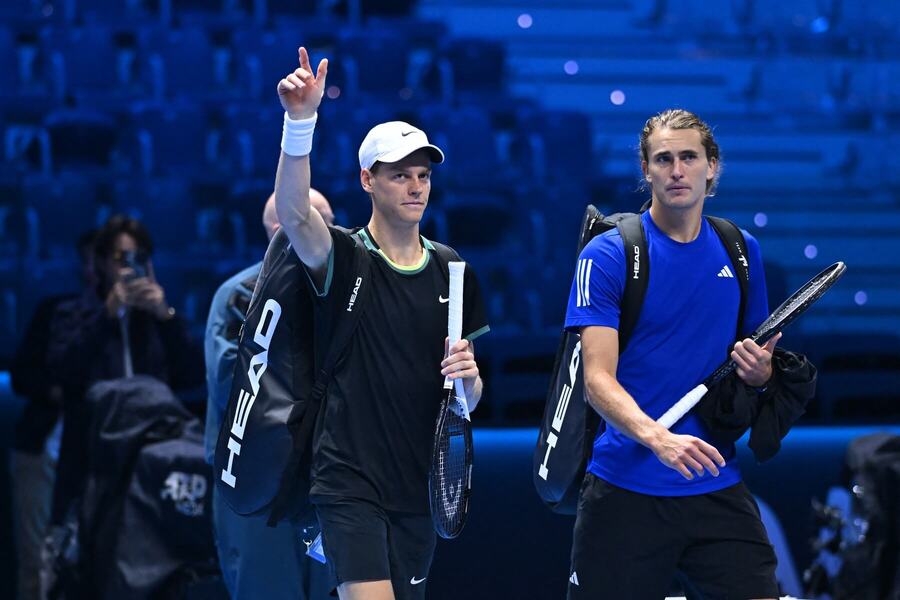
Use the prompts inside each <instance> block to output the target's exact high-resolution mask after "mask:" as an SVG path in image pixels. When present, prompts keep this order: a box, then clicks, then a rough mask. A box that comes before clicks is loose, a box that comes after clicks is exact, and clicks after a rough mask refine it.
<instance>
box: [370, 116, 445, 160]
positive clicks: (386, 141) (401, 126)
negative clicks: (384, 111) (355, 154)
mask: <svg viewBox="0 0 900 600" xmlns="http://www.w3.org/2000/svg"><path fill="white" fill-rule="evenodd" d="M422 148H425V149H427V150H428V154H429V155H430V157H431V162H433V163H442V162H444V153H443V152H441V149H440V148H438V147H437V146H435V145H433V144H429V143H428V136H426V135H425V132H424V131H422V130H421V129H419V128H417V127H413V126H412V125H410V124H409V123H404V122H403V121H388V122H387V123H382V124H380V125H376V126H375V127H373V128H372V129H370V130H369V133H367V134H366V139H364V140H363V141H362V144H360V146H359V167H360V168H361V169H371V168H372V165H374V164H375V163H376V162H384V163H392V162H397V161H398V160H402V159H404V158H406V157H407V156H409V155H410V154H412V153H413V152H415V151H416V150H421V149H422Z"/></svg>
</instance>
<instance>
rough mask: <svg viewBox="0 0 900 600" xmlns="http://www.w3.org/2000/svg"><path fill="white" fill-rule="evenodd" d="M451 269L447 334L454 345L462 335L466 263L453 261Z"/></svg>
mask: <svg viewBox="0 0 900 600" xmlns="http://www.w3.org/2000/svg"><path fill="white" fill-rule="evenodd" d="M447 266H448V267H449V269H450V306H449V313H448V320H447V336H448V337H449V338H450V345H451V346H452V345H453V344H455V343H456V342H458V341H459V339H460V338H461V337H462V304H463V276H464V274H465V272H466V263H464V262H462V261H452V262H450V263H448V265H447Z"/></svg>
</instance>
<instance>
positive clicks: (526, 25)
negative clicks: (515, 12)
mask: <svg viewBox="0 0 900 600" xmlns="http://www.w3.org/2000/svg"><path fill="white" fill-rule="evenodd" d="M516 23H518V24H519V27H521V28H522V29H530V28H531V26H532V25H533V24H534V19H532V18H531V15H529V14H528V13H522V14H521V15H519V18H518V19H516Z"/></svg>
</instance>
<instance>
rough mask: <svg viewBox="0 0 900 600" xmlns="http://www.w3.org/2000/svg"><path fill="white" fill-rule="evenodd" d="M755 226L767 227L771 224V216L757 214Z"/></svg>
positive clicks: (754, 221) (754, 216)
mask: <svg viewBox="0 0 900 600" xmlns="http://www.w3.org/2000/svg"><path fill="white" fill-rule="evenodd" d="M753 224H754V225H756V226H757V227H765V226H766V225H768V224H769V215H767V214H766V213H761V212H758V213H756V214H755V215H753Z"/></svg>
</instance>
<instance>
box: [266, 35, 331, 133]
mask: <svg viewBox="0 0 900 600" xmlns="http://www.w3.org/2000/svg"><path fill="white" fill-rule="evenodd" d="M298 52H299V55H300V66H299V67H298V68H296V69H294V71H292V72H291V73H289V74H288V75H287V76H286V77H285V78H284V79H282V80H281V81H279V82H278V99H279V100H280V101H281V106H282V107H283V108H284V110H285V111H286V112H287V114H288V117H290V118H291V119H295V120H298V119H308V118H311V117H312V116H313V115H315V114H316V110H317V109H318V108H319V104H320V103H321V102H322V95H323V94H324V93H325V79H326V78H327V76H328V59H327V58H323V59H322V60H321V61H319V67H318V68H317V69H316V72H315V74H313V70H312V65H310V63H309V53H307V51H306V48H304V47H302V46H301V47H300V49H299V51H298Z"/></svg>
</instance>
